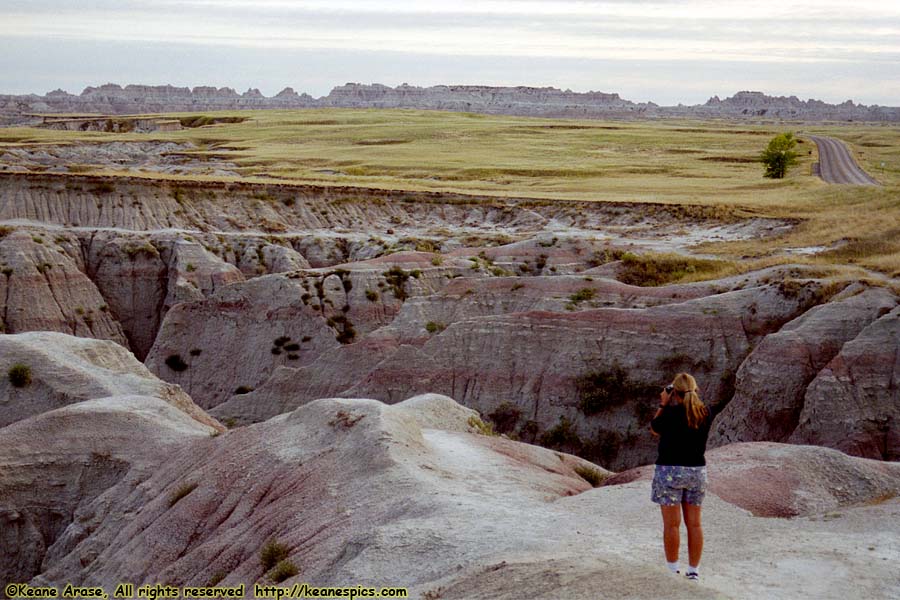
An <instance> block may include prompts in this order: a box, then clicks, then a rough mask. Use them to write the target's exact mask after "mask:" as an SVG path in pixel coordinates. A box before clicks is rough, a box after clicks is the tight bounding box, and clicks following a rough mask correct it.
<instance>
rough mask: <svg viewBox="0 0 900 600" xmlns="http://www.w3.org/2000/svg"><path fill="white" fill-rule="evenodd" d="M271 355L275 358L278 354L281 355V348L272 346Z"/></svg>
mask: <svg viewBox="0 0 900 600" xmlns="http://www.w3.org/2000/svg"><path fill="white" fill-rule="evenodd" d="M272 354H274V355H275V356H278V355H279V354H281V348H279V347H278V346H273V347H272Z"/></svg>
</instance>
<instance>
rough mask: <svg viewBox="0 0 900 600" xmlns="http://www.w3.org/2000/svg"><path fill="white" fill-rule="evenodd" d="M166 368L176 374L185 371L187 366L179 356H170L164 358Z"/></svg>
mask: <svg viewBox="0 0 900 600" xmlns="http://www.w3.org/2000/svg"><path fill="white" fill-rule="evenodd" d="M166 366H167V367H169V368H170V369H172V370H173V371H175V372H176V373H180V372H182V371H186V370H187V368H188V366H189V365H188V364H187V363H186V362H184V359H183V358H181V355H180V354H170V355H169V356H167V357H166Z"/></svg>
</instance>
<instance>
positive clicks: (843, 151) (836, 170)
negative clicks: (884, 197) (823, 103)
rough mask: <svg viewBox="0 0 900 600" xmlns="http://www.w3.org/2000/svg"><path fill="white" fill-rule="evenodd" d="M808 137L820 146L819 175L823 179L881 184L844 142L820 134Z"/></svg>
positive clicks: (853, 183) (861, 183)
mask: <svg viewBox="0 0 900 600" xmlns="http://www.w3.org/2000/svg"><path fill="white" fill-rule="evenodd" d="M806 137H808V138H809V139H811V140H812V141H814V142H815V143H816V146H818V148H819V177H821V178H822V179H823V180H825V181H827V182H828V183H845V184H850V185H881V184H880V183H878V182H877V181H875V180H874V179H872V177H870V176H869V174H868V173H866V172H865V171H863V170H862V169H861V168H860V167H859V165H858V164H856V161H855V160H853V156H851V155H850V151H849V150H847V146H845V145H844V142H842V141H840V140H838V139H835V138H831V137H823V136H818V135H810V136H806Z"/></svg>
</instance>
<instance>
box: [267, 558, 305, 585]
mask: <svg viewBox="0 0 900 600" xmlns="http://www.w3.org/2000/svg"><path fill="white" fill-rule="evenodd" d="M299 572H300V571H299V570H298V569H297V566H296V565H294V563H292V562H291V561H289V560H282V561H279V562H278V564H277V565H275V568H274V569H273V570H272V572H271V573H269V579H271V580H272V581H273V582H274V583H281V582H282V581H284V580H285V579H290V578H291V577H293V576H294V575H296V574H297V573H299Z"/></svg>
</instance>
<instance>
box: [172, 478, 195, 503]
mask: <svg viewBox="0 0 900 600" xmlns="http://www.w3.org/2000/svg"><path fill="white" fill-rule="evenodd" d="M195 489H197V484H196V483H185V484H182V485H180V486H178V489H177V490H175V491H174V492H172V495H171V496H170V497H169V506H170V507H171V506H175V504H176V503H177V502H178V501H179V500H181V499H182V498H184V497H185V496H187V495H188V494H190V493H191V492H193V491H194V490H195Z"/></svg>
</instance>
